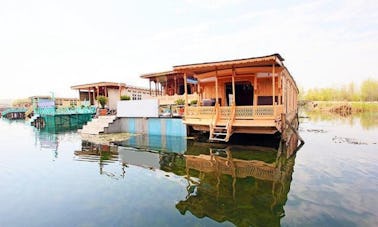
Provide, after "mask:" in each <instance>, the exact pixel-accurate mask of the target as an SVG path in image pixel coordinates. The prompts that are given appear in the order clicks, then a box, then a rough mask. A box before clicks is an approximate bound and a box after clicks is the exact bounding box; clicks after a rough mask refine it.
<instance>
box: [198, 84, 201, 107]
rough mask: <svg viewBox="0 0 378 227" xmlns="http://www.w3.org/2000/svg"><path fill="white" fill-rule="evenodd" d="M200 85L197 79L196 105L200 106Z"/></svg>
mask: <svg viewBox="0 0 378 227" xmlns="http://www.w3.org/2000/svg"><path fill="white" fill-rule="evenodd" d="M200 93H201V85H200V81H199V79H198V83H197V106H200V100H201V97H200V96H201V94H200Z"/></svg>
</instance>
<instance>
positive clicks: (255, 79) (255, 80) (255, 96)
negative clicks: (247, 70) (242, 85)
mask: <svg viewBox="0 0 378 227" xmlns="http://www.w3.org/2000/svg"><path fill="white" fill-rule="evenodd" d="M257 92H258V90H257V75H255V78H254V80H253V105H254V106H257V95H258V93H257Z"/></svg>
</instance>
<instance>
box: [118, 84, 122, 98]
mask: <svg viewBox="0 0 378 227" xmlns="http://www.w3.org/2000/svg"><path fill="white" fill-rule="evenodd" d="M121 89H122V88H121V85H118V92H119V94H118V99H119V100H121Z"/></svg>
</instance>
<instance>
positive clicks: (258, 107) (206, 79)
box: [144, 54, 299, 142]
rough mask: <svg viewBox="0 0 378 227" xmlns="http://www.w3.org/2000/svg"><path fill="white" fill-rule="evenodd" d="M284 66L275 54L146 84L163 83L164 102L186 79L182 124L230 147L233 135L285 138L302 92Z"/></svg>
mask: <svg viewBox="0 0 378 227" xmlns="http://www.w3.org/2000/svg"><path fill="white" fill-rule="evenodd" d="M283 61H284V59H283V58H282V57H281V56H280V55H279V54H273V55H268V56H263V57H253V58H246V59H236V60H227V61H219V62H205V63H198V64H189V65H178V66H174V67H173V71H172V72H169V74H170V75H173V76H171V77H169V76H168V75H166V74H167V73H160V74H159V73H158V74H155V76H154V74H149V75H144V78H148V79H150V81H151V80H152V81H154V82H155V83H156V82H159V83H160V84H161V85H160V86H161V87H162V90H164V92H162V95H163V96H167V95H168V96H169V95H170V94H171V93H169V92H167V91H168V89H169V88H170V87H174V86H175V85H174V84H172V81H177V80H178V78H180V79H179V80H181V78H182V82H183V84H182V85H183V86H182V88H183V90H184V91H183V98H184V99H185V114H184V123H185V124H186V125H188V126H191V128H192V129H194V130H198V131H208V132H209V133H210V135H209V140H210V141H225V142H227V141H228V140H229V138H230V136H231V135H232V134H233V133H249V134H274V133H276V132H283V131H284V130H285V128H286V127H288V126H287V125H289V126H290V125H291V124H292V122H293V120H294V119H296V117H297V96H298V92H299V91H298V88H297V85H296V83H295V81H294V79H293V77H292V76H291V75H290V73H289V71H288V70H287V68H286V67H285V65H284V64H283ZM175 77H176V80H175V79H174V78H175ZM172 78H173V80H172ZM180 85H181V84H180ZM193 90H194V91H193ZM176 91H177V90H176ZM189 92H191V93H192V94H196V96H195V97H191V96H190V95H189ZM190 98H191V99H193V98H196V99H197V102H196V103H197V104H196V105H189V103H190ZM163 99H164V98H163Z"/></svg>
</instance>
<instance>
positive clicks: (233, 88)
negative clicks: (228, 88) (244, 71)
mask: <svg viewBox="0 0 378 227" xmlns="http://www.w3.org/2000/svg"><path fill="white" fill-rule="evenodd" d="M235 90H236V89H235V68H234V67H232V105H233V106H236V103H235V96H236V94H235ZM226 98H227V97H226Z"/></svg>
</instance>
